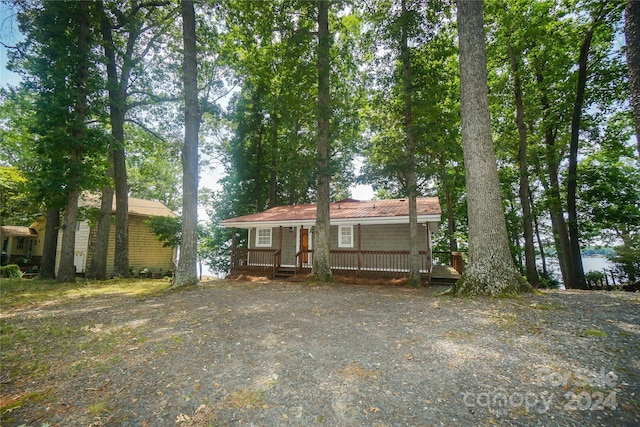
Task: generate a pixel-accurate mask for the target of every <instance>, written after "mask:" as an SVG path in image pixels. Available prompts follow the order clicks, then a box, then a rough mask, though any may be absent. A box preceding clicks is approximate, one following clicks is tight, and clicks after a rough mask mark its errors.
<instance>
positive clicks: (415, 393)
mask: <svg viewBox="0 0 640 427" xmlns="http://www.w3.org/2000/svg"><path fill="white" fill-rule="evenodd" d="M0 317H1V326H2V371H1V372H0V382H1V389H0V400H1V402H2V403H1V405H0V406H1V407H2V408H3V409H2V411H3V412H2V425H7V426H20V425H27V426H42V425H50V426H58V425H59V426H67V425H77V426H87V425H94V426H99V425H117V426H175V425H178V426H188V425H198V426H207V425H282V426H288V425H332V426H333V425H340V426H346V425H354V426H355V425H379V426H395V425H397V426H403V425H420V426H422V425H445V426H458V425H495V424H498V425H522V426H525V425H527V426H529V425H540V426H542V425H567V426H577V425H582V426H599V425H603V426H604V425H618V426H621V425H627V426H632V425H640V354H639V350H640V295H638V294H632V293H621V292H580V291H562V292H546V293H544V294H542V295H527V296H524V297H523V298H521V299H504V300H491V299H483V298H477V299H473V300H468V299H452V298H448V297H437V296H434V289H431V288H426V289H425V288H423V289H409V288H405V287H401V286H380V285H370V286H363V285H357V284H340V285H333V286H313V285H309V284H292V283H274V282H269V283H258V282H253V283H252V282H245V281H217V282H211V283H208V284H204V285H202V286H198V287H197V288H196V289H193V290H189V291H185V292H179V293H167V294H163V295H157V296H152V297H146V298H141V297H131V296H120V295H116V296H106V297H89V298H83V299H75V300H73V301H66V302H63V303H48V304H38V305H31V306H28V307H23V308H20V309H10V310H3V311H2V314H1V316H0Z"/></svg>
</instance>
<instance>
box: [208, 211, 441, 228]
mask: <svg viewBox="0 0 640 427" xmlns="http://www.w3.org/2000/svg"><path fill="white" fill-rule="evenodd" d="M427 222H429V223H438V222H440V214H430V215H418V223H420V224H424V223H427ZM408 223H409V217H408V216H393V217H373V218H332V219H331V225H354V224H362V225H391V224H408ZM220 224H221V225H222V226H224V227H227V228H232V227H235V228H246V229H249V228H263V227H297V226H299V225H302V226H305V227H312V226H314V225H315V224H316V221H315V219H313V220H309V219H302V220H282V221H225V222H221V223H220Z"/></svg>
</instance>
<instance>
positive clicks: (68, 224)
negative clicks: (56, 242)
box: [56, 189, 79, 282]
mask: <svg viewBox="0 0 640 427" xmlns="http://www.w3.org/2000/svg"><path fill="white" fill-rule="evenodd" d="M78 194H79V192H78V190H77V189H73V190H70V191H69V192H68V193H67V204H66V206H65V208H64V214H63V216H62V246H61V249H60V265H59V266H58V275H57V277H56V279H57V280H58V282H75V281H76V268H75V265H74V257H75V245H76V223H77V220H78V198H79V197H78Z"/></svg>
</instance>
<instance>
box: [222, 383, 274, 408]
mask: <svg viewBox="0 0 640 427" xmlns="http://www.w3.org/2000/svg"><path fill="white" fill-rule="evenodd" d="M224 405H225V406H230V407H232V408H236V409H255V408H258V407H264V406H265V405H266V403H265V402H264V399H263V398H262V391H260V390H251V389H246V388H245V389H241V390H236V391H234V392H233V393H231V394H230V395H228V396H227V397H226V398H225V399H224Z"/></svg>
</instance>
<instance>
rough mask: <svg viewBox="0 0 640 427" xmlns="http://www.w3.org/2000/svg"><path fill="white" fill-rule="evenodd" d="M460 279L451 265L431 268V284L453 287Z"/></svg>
mask: <svg viewBox="0 0 640 427" xmlns="http://www.w3.org/2000/svg"><path fill="white" fill-rule="evenodd" d="M459 278H460V273H458V272H457V271H456V270H455V268H453V267H452V266H450V265H434V266H433V267H432V268H431V283H432V284H435V285H453V284H454V283H455V282H456V281H457V280H458V279H459Z"/></svg>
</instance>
